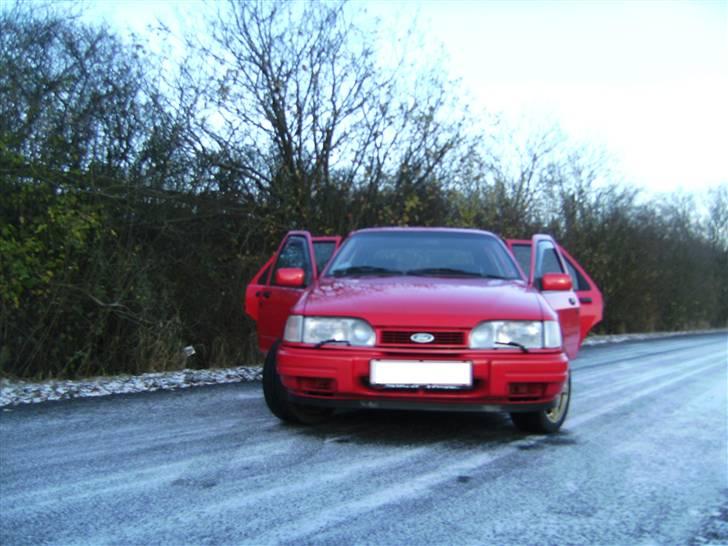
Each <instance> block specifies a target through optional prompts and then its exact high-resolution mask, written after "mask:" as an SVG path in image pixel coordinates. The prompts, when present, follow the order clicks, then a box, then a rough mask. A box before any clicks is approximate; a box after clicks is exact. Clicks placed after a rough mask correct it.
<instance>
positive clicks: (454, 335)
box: [379, 329, 465, 349]
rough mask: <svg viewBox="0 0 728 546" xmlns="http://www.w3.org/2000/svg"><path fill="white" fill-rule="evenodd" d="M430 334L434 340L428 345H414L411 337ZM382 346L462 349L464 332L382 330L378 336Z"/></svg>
mask: <svg viewBox="0 0 728 546" xmlns="http://www.w3.org/2000/svg"><path fill="white" fill-rule="evenodd" d="M425 332H426V333H429V334H432V335H433V336H434V337H435V339H434V340H432V341H431V342H430V343H415V342H414V341H412V339H411V336H412V335H414V334H420V333H425ZM379 340H380V343H381V344H382V345H407V346H412V345H416V346H418V347H422V348H423V349H424V348H426V347H443V346H445V347H462V346H464V345H465V332H432V331H428V330H426V329H424V330H382V331H381V333H380V336H379Z"/></svg>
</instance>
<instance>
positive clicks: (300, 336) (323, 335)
mask: <svg viewBox="0 0 728 546" xmlns="http://www.w3.org/2000/svg"><path fill="white" fill-rule="evenodd" d="M375 338H376V335H375V333H374V329H373V328H372V327H371V326H369V324H368V323H367V322H366V321H363V320H361V319H353V318H338V317H302V316H301V315H291V316H290V317H288V321H286V328H285V331H284V333H283V339H285V340H286V341H292V342H296V343H301V342H303V343H311V344H316V343H321V342H322V341H330V340H331V341H341V342H347V343H349V344H350V345H354V346H357V347H372V346H373V345H374V341H375Z"/></svg>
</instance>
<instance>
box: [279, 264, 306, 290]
mask: <svg viewBox="0 0 728 546" xmlns="http://www.w3.org/2000/svg"><path fill="white" fill-rule="evenodd" d="M305 280H306V274H305V273H304V271H303V269H301V268H300V267H281V268H280V269H278V270H277V271H276V277H275V283H276V284H277V285H280V286H288V287H291V288H300V287H302V286H303V284H304V282H305Z"/></svg>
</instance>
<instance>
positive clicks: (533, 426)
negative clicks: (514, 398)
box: [511, 373, 571, 434]
mask: <svg viewBox="0 0 728 546" xmlns="http://www.w3.org/2000/svg"><path fill="white" fill-rule="evenodd" d="M570 401H571V373H569V377H568V379H567V380H566V383H564V388H563V389H562V390H561V394H559V397H558V399H557V403H556V405H555V406H554V407H553V408H551V409H547V410H541V411H532V412H524V413H511V421H513V424H514V425H516V427H517V428H519V429H520V430H522V431H524V432H531V433H535V434H551V433H554V432H558V430H559V429H560V428H561V425H562V424H563V423H564V421H565V420H566V414H567V413H568V412H569V402H570Z"/></svg>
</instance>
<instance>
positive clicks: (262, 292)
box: [255, 290, 270, 298]
mask: <svg viewBox="0 0 728 546" xmlns="http://www.w3.org/2000/svg"><path fill="white" fill-rule="evenodd" d="M255 295H256V296H258V297H260V296H263V297H264V298H270V290H259V291H258V292H256V293H255Z"/></svg>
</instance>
